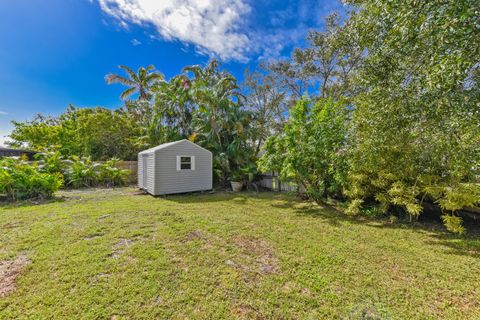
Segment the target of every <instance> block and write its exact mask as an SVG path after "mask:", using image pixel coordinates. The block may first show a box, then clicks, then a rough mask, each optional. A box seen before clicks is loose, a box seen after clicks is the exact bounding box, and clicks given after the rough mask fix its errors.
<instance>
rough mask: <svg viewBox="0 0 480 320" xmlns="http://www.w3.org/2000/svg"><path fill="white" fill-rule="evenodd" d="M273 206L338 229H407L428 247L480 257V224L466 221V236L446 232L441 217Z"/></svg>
mask: <svg viewBox="0 0 480 320" xmlns="http://www.w3.org/2000/svg"><path fill="white" fill-rule="evenodd" d="M272 207H275V208H279V209H291V210H293V211H294V212H295V213H296V214H297V215H301V216H310V217H314V218H317V219H321V220H322V221H324V222H326V223H329V224H330V225H332V226H335V227H338V226H341V225H342V224H344V223H346V222H348V223H349V224H357V225H366V226H369V227H372V228H379V229H408V230H413V231H416V232H421V233H423V234H425V235H426V236H427V237H428V239H429V240H427V241H425V243H426V244H428V245H441V246H443V247H444V248H445V250H446V251H445V252H446V253H448V254H456V255H464V256H470V257H475V258H480V226H479V225H478V222H473V221H466V222H465V223H464V225H465V227H466V229H467V231H466V234H464V235H455V234H452V233H450V232H448V231H446V229H445V227H444V226H443V224H442V222H441V220H440V218H439V217H438V216H428V215H423V216H421V220H420V221H414V222H409V221H406V220H399V221H397V222H391V221H390V220H389V219H388V217H380V218H372V217H366V216H364V215H360V216H355V217H351V216H348V215H346V214H345V213H343V211H342V210H341V209H340V208H337V207H334V206H332V205H330V204H319V205H317V204H314V203H312V202H309V201H304V200H301V199H298V198H291V197H286V198H281V201H279V202H278V203H275V202H274V203H273V204H272Z"/></svg>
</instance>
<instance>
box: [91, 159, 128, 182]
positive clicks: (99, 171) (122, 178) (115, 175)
mask: <svg viewBox="0 0 480 320" xmlns="http://www.w3.org/2000/svg"><path fill="white" fill-rule="evenodd" d="M118 161H119V160H118V159H115V158H113V159H110V160H108V161H105V162H104V163H102V164H101V165H99V166H97V167H96V179H97V183H98V184H99V185H102V186H105V187H116V186H124V185H126V184H127V183H128V177H129V175H130V170H126V169H120V168H118V167H117V163H118Z"/></svg>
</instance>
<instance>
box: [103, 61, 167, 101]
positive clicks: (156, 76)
mask: <svg viewBox="0 0 480 320" xmlns="http://www.w3.org/2000/svg"><path fill="white" fill-rule="evenodd" d="M119 68H120V69H123V70H124V71H125V72H126V73H127V77H124V76H120V75H118V74H114V73H109V74H107V75H106V76H105V81H106V82H107V83H108V84H112V83H121V84H123V85H125V86H127V87H129V88H128V89H126V90H125V91H123V92H122V94H121V95H120V98H121V99H122V100H127V99H128V98H129V97H130V96H131V95H133V94H135V93H138V94H139V99H141V100H149V99H150V98H151V94H150V89H151V87H152V85H153V84H154V83H155V82H158V81H160V80H163V79H164V76H163V74H161V73H160V72H158V71H153V70H154V69H155V66H154V65H152V64H151V65H149V66H148V67H146V68H144V67H140V68H138V70H137V72H136V73H135V72H134V71H133V70H132V69H130V68H129V67H127V66H119Z"/></svg>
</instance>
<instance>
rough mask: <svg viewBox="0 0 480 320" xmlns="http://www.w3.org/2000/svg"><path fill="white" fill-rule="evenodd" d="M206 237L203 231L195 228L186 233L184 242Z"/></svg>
mask: <svg viewBox="0 0 480 320" xmlns="http://www.w3.org/2000/svg"><path fill="white" fill-rule="evenodd" d="M203 237H204V235H203V233H202V231H200V230H193V231H190V232H189V233H187V234H186V236H185V238H184V239H182V242H189V241H193V240H197V239H202V238H203Z"/></svg>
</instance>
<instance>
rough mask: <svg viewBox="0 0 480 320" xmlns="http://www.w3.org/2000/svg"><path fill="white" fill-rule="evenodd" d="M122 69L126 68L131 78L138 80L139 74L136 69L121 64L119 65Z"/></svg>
mask: <svg viewBox="0 0 480 320" xmlns="http://www.w3.org/2000/svg"><path fill="white" fill-rule="evenodd" d="M118 67H119V68H120V69H123V70H125V72H126V73H128V75H129V76H130V79H131V80H134V81H137V80H138V78H137V74H136V73H135V71H133V70H132V69H131V68H130V67H127V66H124V65H120V66H118Z"/></svg>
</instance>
